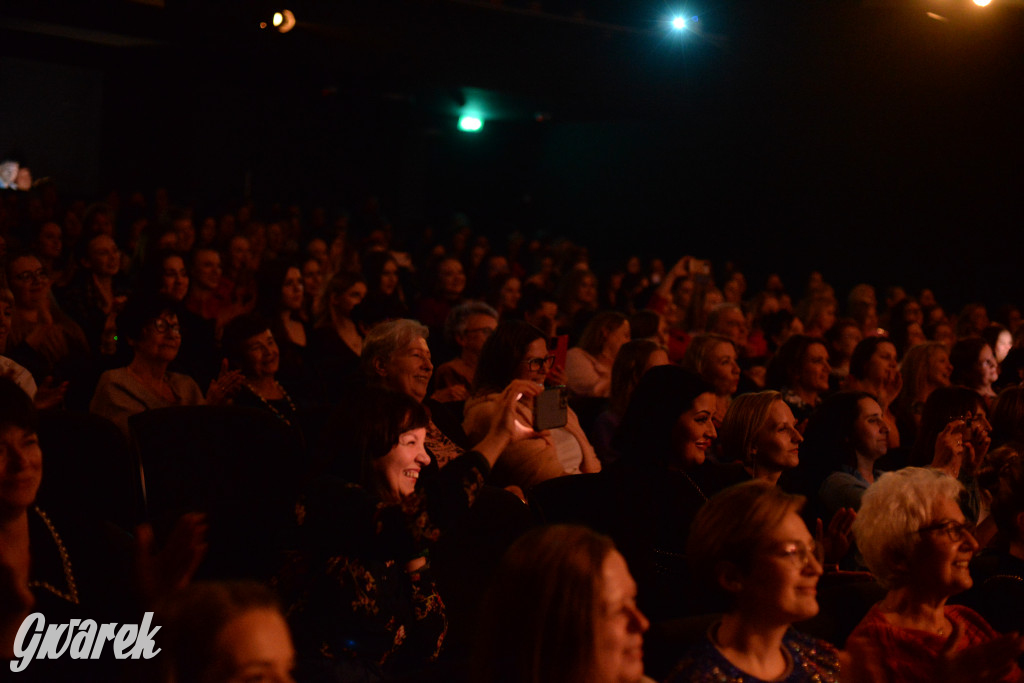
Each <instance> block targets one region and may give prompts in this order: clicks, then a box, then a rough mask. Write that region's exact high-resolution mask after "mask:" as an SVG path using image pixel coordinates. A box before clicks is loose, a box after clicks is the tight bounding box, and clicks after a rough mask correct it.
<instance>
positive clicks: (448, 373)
mask: <svg viewBox="0 0 1024 683" xmlns="http://www.w3.org/2000/svg"><path fill="white" fill-rule="evenodd" d="M497 327H498V312H497V311H496V310H494V309H493V308H491V307H490V306H488V305H487V304H485V303H482V302H480V301H467V302H466V303H464V304H460V305H458V306H456V307H455V308H453V309H452V311H451V313H449V314H448V320H446V321H445V324H444V332H445V336H446V337H448V339H449V341H450V342H451V343H453V344H455V345H456V346H457V347H458V348H459V349H460V352H459V355H458V357H456V358H453V359H452V360H450V361H448V362H447V363H445V364H444V365H441V366H440V367H439V368H437V371H436V372H435V373H434V398H435V399H436V400H438V401H465V400H466V399H467V398H469V392H470V388H471V387H472V386H473V377H474V376H475V375H476V366H477V364H478V363H479V362H480V352H481V351H483V348H484V343H485V342H486V341H487V340H488V339H489V338H490V336H491V335H492V334H493V333H494V330H495V329H496V328H497Z"/></svg>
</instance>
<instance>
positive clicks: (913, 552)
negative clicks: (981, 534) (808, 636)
mask: <svg viewBox="0 0 1024 683" xmlns="http://www.w3.org/2000/svg"><path fill="white" fill-rule="evenodd" d="M962 492H963V487H962V486H961V485H960V483H959V482H958V481H957V480H956V479H954V478H953V477H951V476H949V475H947V474H945V473H943V472H940V471H938V470H934V469H923V468H918V467H908V468H905V469H902V470H899V471H897V472H887V473H885V474H883V475H882V476H881V478H880V479H879V480H878V481H877V482H875V484H874V485H873V486H872V487H871V488H869V489H868V491H867V492H866V493H865V494H864V499H863V502H862V504H861V508H860V513H859V514H858V516H857V520H856V521H855V522H854V524H853V532H854V535H855V536H856V539H857V547H858V548H859V549H860V552H861V555H862V557H863V559H864V562H865V563H866V564H867V566H868V569H870V570H871V573H872V574H874V576H875V579H876V580H877V581H878V582H879V583H880V584H881V585H882V587H884V588H886V589H888V593H887V594H886V596H885V597H884V598H883V599H882V601H881V602H879V603H878V604H876V605H875V606H874V607H872V608H871V610H870V611H869V612H868V614H867V616H865V617H864V619H863V620H862V621H861V623H860V624H859V625H858V626H857V628H856V629H854V631H853V633H851V634H850V637H849V639H848V640H847V649H848V650H849V651H850V652H851V654H852V655H853V656H854V657H857V656H863V657H871V658H873V659H874V660H875V662H876V665H877V666H878V667H879V668H881V669H883V670H884V673H885V680H887V681H891V682H893V683H902V682H904V681H907V682H910V681H915V682H916V681H964V680H970V681H1016V680H1019V678H1020V675H1021V672H1020V669H1018V668H1017V665H1016V663H1015V662H1014V659H1015V658H1016V657H1017V655H1018V654H1020V652H1021V650H1022V649H1024V648H1022V641H1021V639H1020V637H1019V636H1017V635H1015V634H1014V635H1007V636H1000V635H999V634H997V633H996V632H995V631H994V630H993V629H992V627H991V626H989V624H988V623H987V622H986V621H985V620H984V619H983V618H982V617H981V616H980V615H978V614H977V613H976V612H974V611H973V610H971V609H968V608H966V607H962V606H960V605H950V604H948V600H949V598H951V597H952V596H954V595H956V594H958V593H960V592H962V591H964V590H966V589H968V588H970V587H971V585H972V584H973V580H972V579H971V574H970V569H969V564H970V560H971V558H972V557H974V555H975V553H977V551H978V542H977V541H976V540H975V538H974V536H973V535H972V533H971V527H970V526H969V525H968V524H967V523H966V520H965V519H964V515H963V513H962V512H961V511H960V506H959V505H958V504H957V500H958V499H959V498H960V495H961V493H962Z"/></svg>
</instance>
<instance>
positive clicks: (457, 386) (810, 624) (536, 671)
mask: <svg viewBox="0 0 1024 683" xmlns="http://www.w3.org/2000/svg"><path fill="white" fill-rule="evenodd" d="M507 237H508V239H507V242H505V243H503V244H498V243H496V242H495V241H494V240H492V239H489V238H488V237H485V236H483V235H474V233H473V231H472V230H471V229H470V227H469V226H468V225H466V224H465V222H464V221H462V222H459V223H457V224H455V225H453V226H452V227H451V229H450V230H449V231H447V232H446V233H445V234H443V235H441V234H439V233H435V232H434V231H433V230H431V229H427V230H423V231H422V232H421V233H419V234H411V233H407V232H403V231H401V230H399V229H397V228H396V227H394V226H392V225H391V224H390V223H389V222H388V221H387V220H386V218H385V217H384V216H383V215H381V214H380V213H379V210H378V209H376V208H370V209H368V210H367V211H365V212H363V213H361V214H359V215H358V216H356V217H352V216H349V215H348V214H347V213H345V212H338V213H337V214H335V215H331V214H330V213H329V212H328V211H327V210H325V209H322V208H314V209H312V210H310V211H309V212H308V213H307V212H305V211H303V210H300V209H299V208H298V207H281V206H275V207H270V208H266V209H264V208H262V207H256V206H253V205H250V204H238V205H234V206H226V205H225V206H222V207H217V208H209V207H200V206H175V205H174V204H173V203H172V202H171V201H170V199H169V197H168V194H167V192H166V191H163V190H160V191H157V192H156V193H154V194H153V195H152V196H146V195H143V194H141V193H137V194H133V195H130V196H125V195H120V194H118V193H111V194H110V195H109V196H107V197H106V198H105V199H104V200H103V201H102V202H97V203H93V204H89V205H87V204H85V203H83V202H66V201H64V199H63V198H62V197H61V196H60V194H59V193H58V192H57V189H56V187H55V185H54V184H53V182H52V181H50V180H44V181H40V182H37V183H36V184H35V185H34V186H32V187H31V189H28V190H18V191H16V190H4V191H3V194H0V404H2V405H0V596H2V598H0V646H2V648H3V650H4V654H5V657H7V658H9V659H11V658H13V659H12V661H16V659H17V657H19V656H20V655H19V653H18V651H17V650H16V649H15V642H14V641H15V635H16V634H17V632H18V628H19V626H20V624H21V622H22V620H23V619H24V618H25V617H26V616H27V615H28V614H30V613H32V612H34V611H42V612H43V613H44V614H45V616H46V619H47V622H48V623H66V622H67V621H68V620H69V619H71V618H75V619H96V620H99V619H108V618H109V619H110V620H115V621H122V622H126V623H132V622H133V621H134V622H135V623H138V622H139V621H140V620H141V615H142V613H143V612H144V611H146V610H154V609H155V610H156V617H155V619H156V620H157V621H156V622H155V623H159V624H161V625H162V626H163V627H164V630H163V633H161V634H159V635H158V636H157V639H158V642H160V638H161V637H164V636H165V637H166V639H165V640H163V641H162V643H161V644H162V645H163V646H164V651H165V654H164V655H163V658H162V659H161V658H160V656H158V658H157V660H158V661H157V662H156V663H154V665H153V666H150V667H149V668H148V669H144V671H145V673H144V674H139V673H138V672H139V671H143V669H133V668H132V667H133V666H142V665H141V664H140V663H138V662H133V661H124V662H121V661H106V660H105V659H104V658H102V657H101V658H100V661H98V662H78V661H63V662H54V661H48V662H33V663H32V664H30V665H29V668H28V672H29V674H31V673H32V672H33V671H36V672H38V675H40V676H42V678H40V679H39V680H76V681H80V680H81V681H84V680H115V679H116V677H117V676H121V677H123V679H124V680H143V678H145V680H161V681H179V682H180V681H225V680H261V681H276V682H278V683H281V682H285V681H292V680H295V681H300V682H302V681H336V682H340V681H359V682H372V681H479V682H481V683H482V682H489V681H508V682H509V683H513V682H514V683H527V682H541V681H551V682H555V681H558V682H580V683H582V682H584V681H586V682H593V681H597V682H599V683H603V682H607V683H639V682H640V681H651V680H666V681H667V680H671V681H708V682H711V681H736V682H740V681H742V682H751V683H754V682H757V681H789V682H793V683H797V682H804V681H818V682H822V681H839V680H844V681H892V682H902V681H959V680H971V681H1011V680H1020V679H1021V670H1020V668H1018V666H1017V660H1018V657H1020V656H1021V653H1022V652H1024V640H1022V639H1021V638H1020V637H1018V633H1019V632H1020V631H1021V629H1022V627H1024V588H1022V586H1024V541H1022V540H1021V539H1022V538H1024V460H1022V458H1021V454H1022V453H1024V388H1022V387H1021V383H1022V380H1024V325H1022V324H1021V322H1022V318H1021V313H1020V311H1019V310H1018V309H1017V308H1016V307H1013V306H1004V307H1002V308H1000V309H998V310H994V311H992V318H990V317H989V309H987V308H986V306H985V305H983V304H981V303H972V304H969V305H967V306H966V307H964V308H963V309H962V310H961V311H959V312H954V311H952V310H948V309H947V308H944V307H943V306H942V304H941V303H940V302H939V301H938V300H937V299H936V297H935V295H934V293H933V291H931V290H928V289H925V290H921V291H918V292H910V291H907V290H905V289H904V288H902V287H900V286H897V285H891V286H888V287H887V288H885V289H876V286H875V285H874V284H870V283H863V284H859V285H857V286H856V287H853V288H852V289H851V290H850V291H849V292H848V293H846V296H845V297H842V296H840V293H839V292H837V291H836V290H835V289H834V288H833V287H832V286H830V285H829V284H828V283H827V282H826V281H825V278H824V276H823V274H822V273H820V272H813V273H810V274H809V275H808V278H807V282H806V283H800V284H799V285H794V283H788V284H789V285H791V286H790V287H787V286H786V284H784V283H783V282H782V280H781V278H780V277H779V276H778V275H772V276H771V277H769V278H768V279H767V281H766V282H765V283H764V285H763V287H761V288H760V289H759V290H758V289H757V287H756V286H753V285H754V283H748V281H747V278H746V277H745V276H744V274H743V273H742V272H741V271H740V270H739V269H738V268H737V267H736V266H735V265H734V264H732V263H725V264H722V263H720V262H719V260H718V259H717V258H715V259H714V260H713V261H712V260H704V259H701V258H697V257H691V256H684V257H683V258H679V259H678V260H676V261H674V262H672V261H671V260H670V261H663V260H661V259H658V258H655V259H651V260H649V261H644V260H643V259H642V258H640V257H639V256H629V257H628V258H626V259H625V260H624V262H623V263H622V264H621V267H617V268H615V269H613V270H611V271H610V272H601V273H600V274H598V273H596V272H595V270H594V268H593V267H592V266H593V264H592V263H591V260H590V257H589V255H588V251H587V248H586V246H585V245H578V244H574V243H571V242H569V241H566V240H552V239H541V238H531V237H529V236H527V235H524V234H521V233H513V234H511V235H508V236H507ZM719 266H722V267H723V269H722V270H719ZM545 387H547V390H546V391H545ZM552 416H553V419H554V422H550V421H551V420H552ZM204 430H205V431H204ZM214 442H216V443H217V444H226V446H225V445H218V446H217V449H214V450H211V448H210V445H211V444H212V443H214ZM282 443H284V444H290V445H289V446H288V447H287V448H285V447H283V446H278V445H275V444H282ZM44 453H45V456H46V458H47V466H46V468H45V470H44V468H43V467H42V462H43V457H44ZM218 460H222V461H223V462H222V463H219V464H218V463H217V462H216V461H218ZM223 463H230V464H229V465H224V464H223ZM44 472H45V476H44ZM254 505H255V506H258V507H259V508H260V509H261V511H262V512H261V513H260V515H259V516H252V515H251V514H250V513H251V510H253V509H256V508H254V507H252V506H254ZM232 541H234V542H233V543H232ZM227 548H231V550H230V551H228V550H227ZM229 555H230V557H227V556H229ZM193 575H195V577H196V578H197V579H199V580H197V581H195V582H193V581H192V578H193ZM189 584H191V585H189ZM87 664H88V666H87ZM4 666H5V667H6V664H4ZM33 667H35V669H33ZM90 676H92V677H93V678H90ZM26 680H32V679H30V678H27V679H26Z"/></svg>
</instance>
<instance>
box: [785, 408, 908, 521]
mask: <svg viewBox="0 0 1024 683" xmlns="http://www.w3.org/2000/svg"><path fill="white" fill-rule="evenodd" d="M888 432H889V428H888V427H887V426H886V424H885V420H884V419H883V417H882V408H881V406H879V405H878V401H876V400H875V399H874V397H873V396H871V394H867V393H864V392H861V391H843V392H840V393H838V394H835V395H834V396H830V397H828V398H827V399H825V400H824V401H823V402H822V404H821V406H820V407H819V408H818V410H817V411H815V413H814V415H812V416H811V419H810V421H809V422H808V424H807V431H806V432H805V434H804V435H805V437H806V442H805V443H804V446H803V453H804V462H805V463H806V464H807V467H806V468H805V471H804V472H803V473H802V474H803V475H804V476H803V477H801V481H802V482H803V485H804V487H805V488H804V490H805V491H807V494H808V495H809V496H811V499H812V500H813V501H815V503H816V504H817V505H819V506H820V508H821V509H820V514H821V516H822V518H823V519H825V520H829V519H832V517H833V516H834V515H835V514H836V513H838V512H839V511H840V510H843V509H847V508H848V509H852V510H858V509H859V508H860V501H861V498H862V497H863V496H864V492H865V491H867V490H868V487H869V486H871V485H872V484H874V483H875V480H876V479H877V478H878V477H880V476H881V474H882V473H881V472H880V471H878V470H877V469H876V468H875V463H876V462H877V461H878V459H879V458H881V457H882V456H883V455H885V454H886V452H887V451H888V450H889V445H888V436H889V434H888Z"/></svg>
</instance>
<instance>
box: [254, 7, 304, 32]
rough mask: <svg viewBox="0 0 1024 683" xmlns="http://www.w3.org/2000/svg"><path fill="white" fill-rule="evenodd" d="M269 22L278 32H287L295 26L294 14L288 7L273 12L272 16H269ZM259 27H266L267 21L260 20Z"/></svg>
mask: <svg viewBox="0 0 1024 683" xmlns="http://www.w3.org/2000/svg"><path fill="white" fill-rule="evenodd" d="M270 21H271V24H272V25H273V27H274V28H275V29H277V32H278V33H288V31H291V30H292V29H293V28H295V15H294V14H292V11H291V10H290V9H283V10H281V11H280V12H274V16H273V17H272V18H271V20H270ZM260 28H267V22H265V21H261V22H260Z"/></svg>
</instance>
